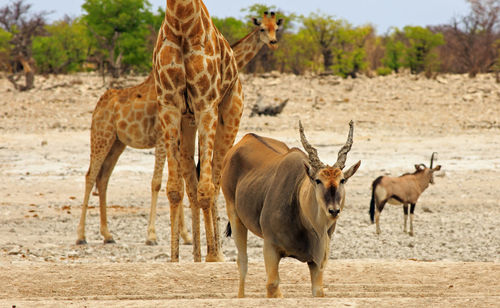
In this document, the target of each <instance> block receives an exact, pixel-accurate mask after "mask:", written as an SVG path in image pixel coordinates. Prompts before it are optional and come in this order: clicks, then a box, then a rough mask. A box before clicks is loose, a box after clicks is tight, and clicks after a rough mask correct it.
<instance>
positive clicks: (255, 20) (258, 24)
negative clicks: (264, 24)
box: [252, 17, 260, 26]
mask: <svg viewBox="0 0 500 308" xmlns="http://www.w3.org/2000/svg"><path fill="white" fill-rule="evenodd" d="M252 21H253V24H254V25H256V26H260V21H259V20H258V19H257V18H255V17H254V18H252Z"/></svg>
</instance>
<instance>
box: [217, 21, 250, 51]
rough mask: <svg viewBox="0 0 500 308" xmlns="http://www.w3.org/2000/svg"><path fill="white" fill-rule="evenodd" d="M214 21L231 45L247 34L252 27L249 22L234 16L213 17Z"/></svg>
mask: <svg viewBox="0 0 500 308" xmlns="http://www.w3.org/2000/svg"><path fill="white" fill-rule="evenodd" d="M212 21H213V22H214V25H215V26H216V27H217V29H219V31H220V32H221V33H222V35H224V37H225V38H226V40H227V41H228V42H229V44H231V45H232V44H234V43H236V42H238V41H239V40H240V39H241V38H243V37H244V36H245V35H247V34H248V32H249V31H250V29H251V28H250V27H249V26H248V24H247V23H245V22H243V21H241V20H238V19H236V18H234V17H226V18H218V17H212Z"/></svg>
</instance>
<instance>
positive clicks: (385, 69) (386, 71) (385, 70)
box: [377, 66, 392, 76]
mask: <svg viewBox="0 0 500 308" xmlns="http://www.w3.org/2000/svg"><path fill="white" fill-rule="evenodd" d="M390 74H392V68H390V67H387V66H382V67H379V68H377V75H379V76H387V75H390Z"/></svg>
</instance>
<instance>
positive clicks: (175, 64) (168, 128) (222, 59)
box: [153, 0, 243, 262]
mask: <svg viewBox="0 0 500 308" xmlns="http://www.w3.org/2000/svg"><path fill="white" fill-rule="evenodd" d="M153 74H154V77H155V83H156V93H157V96H158V104H159V117H160V122H161V127H162V132H163V137H164V138H165V145H166V150H167V151H166V152H167V159H168V180H167V197H168V200H169V202H170V221H171V261H173V262H177V261H178V260H179V234H178V211H179V208H180V205H181V202H182V196H183V183H182V177H181V176H182V174H181V165H182V170H183V176H184V177H185V178H186V177H190V178H189V180H187V183H195V182H196V181H195V180H196V178H193V172H192V170H194V168H195V166H194V159H193V158H194V157H193V156H192V155H191V156H189V153H194V135H195V134H196V131H198V144H199V147H200V164H201V169H200V177H199V182H198V185H197V187H196V188H197V189H196V192H195V191H194V190H193V187H192V186H193V185H188V187H187V193H188V197H189V198H190V201H191V203H192V204H194V206H193V207H192V210H193V227H194V228H193V236H194V240H195V242H196V241H197V240H198V238H199V234H194V231H195V225H196V224H198V225H199V211H198V208H201V209H203V216H204V222H205V233H206V238H207V255H206V258H205V261H207V262H210V261H221V260H223V257H222V255H221V253H220V250H219V245H217V244H216V241H215V238H214V228H213V226H214V224H213V217H212V209H213V206H214V198H215V191H216V186H215V184H216V183H218V179H219V178H220V168H219V170H218V172H217V169H218V168H217V166H218V165H220V162H221V161H222V158H223V157H224V155H225V154H226V152H227V151H228V149H229V148H230V147H231V145H232V144H233V142H234V139H235V137H236V133H237V131H238V127H239V123H240V118H241V113H242V110H243V91H242V87H241V82H240V80H239V77H238V68H237V64H236V59H235V57H234V55H233V50H232V49H231V47H230V46H229V43H228V42H227V41H226V39H225V38H224V37H223V36H222V34H220V32H219V31H218V30H217V29H216V27H215V26H214V24H213V22H212V20H211V19H210V15H209V13H208V11H207V9H206V7H205V5H204V4H203V2H202V1H201V0H167V8H166V11H165V19H164V20H163V24H162V26H161V28H160V32H159V34H158V38H157V42H156V46H155V49H154V52H153ZM186 90H187V98H186V97H185V93H186ZM189 112H192V114H193V117H194V123H193V121H192V120H191V119H188V117H184V119H183V117H182V115H183V114H184V115H186V114H188V113H189ZM181 133H182V135H183V138H184V136H186V138H187V139H185V140H190V141H191V142H190V143H188V142H183V143H182V150H181V149H180V148H181V137H180V136H181ZM181 151H182V153H183V155H181V154H180V153H181ZM181 160H182V161H181ZM219 161H220V162H219ZM212 164H213V165H214V167H215V168H212ZM214 183H215V184H214ZM195 194H196V197H195V196H194V195H195ZM197 237H198V238H197ZM193 249H194V248H193ZM194 257H195V261H199V259H200V257H199V256H197V255H196V252H195V256H194Z"/></svg>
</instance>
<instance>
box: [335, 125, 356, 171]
mask: <svg viewBox="0 0 500 308" xmlns="http://www.w3.org/2000/svg"><path fill="white" fill-rule="evenodd" d="M353 131H354V122H353V121H352V120H351V121H350V122H349V135H348V136H347V141H346V142H345V144H344V146H343V147H342V148H341V149H340V150H339V154H338V156H337V162H336V163H335V164H334V165H333V168H339V169H340V170H342V169H344V167H345V161H346V160H347V153H349V151H350V150H351V146H352V135H353Z"/></svg>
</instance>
